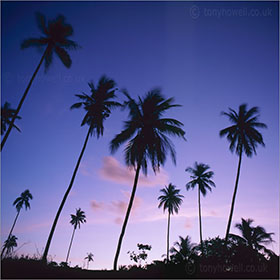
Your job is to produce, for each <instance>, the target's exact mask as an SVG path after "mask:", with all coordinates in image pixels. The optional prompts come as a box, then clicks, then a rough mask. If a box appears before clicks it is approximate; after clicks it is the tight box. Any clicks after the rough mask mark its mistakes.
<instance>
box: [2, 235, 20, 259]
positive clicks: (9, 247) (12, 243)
mask: <svg viewBox="0 0 280 280" xmlns="http://www.w3.org/2000/svg"><path fill="white" fill-rule="evenodd" d="M14 247H17V237H16V236H15V235H9V237H8V238H7V240H6V241H5V242H4V248H5V249H6V254H5V256H8V255H9V254H11V253H12V251H13V250H14ZM2 252H4V249H3V251H2ZM1 259H2V254H1Z"/></svg>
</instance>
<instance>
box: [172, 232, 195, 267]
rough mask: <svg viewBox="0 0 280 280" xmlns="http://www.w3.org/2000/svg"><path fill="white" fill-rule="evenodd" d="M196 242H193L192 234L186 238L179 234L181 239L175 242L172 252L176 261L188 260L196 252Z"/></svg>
mask: <svg viewBox="0 0 280 280" xmlns="http://www.w3.org/2000/svg"><path fill="white" fill-rule="evenodd" d="M194 248H195V244H194V243H192V242H191V238H190V236H188V235H187V237H186V238H184V237H182V236H179V241H176V242H175V243H174V246H173V247H171V249H170V252H171V253H172V255H171V259H173V260H174V261H175V262H183V261H186V260H187V259H188V258H189V257H190V256H191V255H192V254H194Z"/></svg>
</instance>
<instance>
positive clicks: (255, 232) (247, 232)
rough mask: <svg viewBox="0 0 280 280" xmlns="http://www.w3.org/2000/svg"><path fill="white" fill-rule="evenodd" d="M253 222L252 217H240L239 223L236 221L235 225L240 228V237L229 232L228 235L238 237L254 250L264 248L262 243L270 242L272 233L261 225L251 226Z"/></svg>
mask: <svg viewBox="0 0 280 280" xmlns="http://www.w3.org/2000/svg"><path fill="white" fill-rule="evenodd" d="M253 222H254V220H252V219H247V220H245V219H243V218H241V223H237V224H236V225H235V227H236V228H238V229H239V230H240V232H241V234H242V237H241V236H238V235H235V234H230V237H233V238H236V239H238V240H239V241H241V242H243V243H244V244H246V245H247V246H249V247H251V248H252V249H254V250H261V249H266V248H265V247H264V245H262V244H270V243H272V242H273V239H272V235H273V234H274V233H272V232H271V233H268V232H266V230H265V229H264V228H263V227H261V226H256V227H253V226H252V223H253Z"/></svg>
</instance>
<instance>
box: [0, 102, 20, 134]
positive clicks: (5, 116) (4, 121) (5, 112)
mask: <svg viewBox="0 0 280 280" xmlns="http://www.w3.org/2000/svg"><path fill="white" fill-rule="evenodd" d="M10 106H11V105H10V103H8V102H5V104H4V106H2V107H1V135H3V134H4V133H5V131H6V130H7V126H8V125H10V124H11V120H12V118H13V116H14V114H15V112H16V110H15V109H12V108H11V107H10ZM16 119H19V120H20V119H21V117H20V116H16ZM12 127H14V128H15V129H16V130H18V131H19V132H20V129H19V128H18V127H17V126H16V125H15V124H13V125H12Z"/></svg>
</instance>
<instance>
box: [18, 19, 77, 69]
mask: <svg viewBox="0 0 280 280" xmlns="http://www.w3.org/2000/svg"><path fill="white" fill-rule="evenodd" d="M36 19H37V25H38V28H39V29H40V31H41V32H42V33H43V37H39V38H29V39H26V40H24V41H23V42H22V44H21V49H25V48H28V47H38V48H41V47H43V46H46V47H47V49H46V53H45V70H47V69H48V68H49V66H50V64H51V62H52V57H53V52H55V53H56V55H57V56H58V57H59V58H60V60H61V61H62V63H63V64H64V65H65V66H66V67H67V68H70V66H71V64H72V60H71V58H70V56H69V54H68V52H67V50H71V49H77V48H78V47H79V46H78V45H77V43H76V42H74V41H72V40H70V39H68V37H70V36H72V35H73V28H72V26H71V25H70V24H67V23H66V22H65V17H64V16H62V15H59V16H57V17H56V18H55V19H54V20H50V21H49V22H48V23H47V22H46V18H45V16H44V15H43V14H41V13H36Z"/></svg>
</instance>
